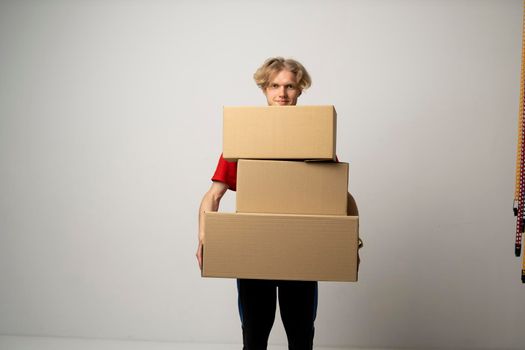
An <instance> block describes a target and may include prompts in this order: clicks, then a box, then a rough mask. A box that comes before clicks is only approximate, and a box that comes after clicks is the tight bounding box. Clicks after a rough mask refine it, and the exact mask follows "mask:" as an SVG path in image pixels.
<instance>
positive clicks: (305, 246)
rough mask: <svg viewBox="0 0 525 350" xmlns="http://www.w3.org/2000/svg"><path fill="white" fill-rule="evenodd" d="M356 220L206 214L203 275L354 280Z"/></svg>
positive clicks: (276, 215) (304, 216) (350, 218)
mask: <svg viewBox="0 0 525 350" xmlns="http://www.w3.org/2000/svg"><path fill="white" fill-rule="evenodd" d="M358 220H359V219H358V217H357V216H330V215H284V214H244V213H218V212H207V213H205V229H206V232H205V240H204V253H203V271H202V276H203V277H227V278H254V279H280V280H303V281H349V282H355V281H357V242H358Z"/></svg>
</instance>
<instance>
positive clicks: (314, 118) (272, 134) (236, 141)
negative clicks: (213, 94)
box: [223, 106, 337, 161]
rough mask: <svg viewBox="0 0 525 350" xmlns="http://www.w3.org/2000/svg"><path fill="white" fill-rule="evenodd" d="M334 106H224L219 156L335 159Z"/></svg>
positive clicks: (232, 158) (235, 158)
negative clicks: (220, 152) (221, 146)
mask: <svg viewBox="0 0 525 350" xmlns="http://www.w3.org/2000/svg"><path fill="white" fill-rule="evenodd" d="M336 117H337V114H336V111H335V108H334V106H265V107H248V106H246V107H224V134H223V157H224V158H225V159H226V160H229V161H235V160H238V159H241V158H246V159H301V160H335V154H336V131H337V130H336Z"/></svg>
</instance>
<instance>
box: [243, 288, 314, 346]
mask: <svg viewBox="0 0 525 350" xmlns="http://www.w3.org/2000/svg"><path fill="white" fill-rule="evenodd" d="M237 290H238V292H239V314H240V316H241V323H242V335H243V343H244V347H243V349H244V350H266V347H267V345H268V337H269V336H270V331H271V329H272V326H273V322H274V320H275V308H276V303H277V296H278V297H279V309H280V311H281V319H282V321H283V325H284V329H285V331H286V336H287V337H288V349H289V350H311V349H312V347H313V339H314V321H315V317H316V314H317V282H312V281H275V280H250V279H238V280H237Z"/></svg>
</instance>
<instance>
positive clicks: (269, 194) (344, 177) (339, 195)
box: [236, 159, 348, 215]
mask: <svg viewBox="0 0 525 350" xmlns="http://www.w3.org/2000/svg"><path fill="white" fill-rule="evenodd" d="M347 191H348V163H332V162H302V161H272V160H246V159H239V162H238V165H237V195H236V196H237V209H236V210H237V212H238V213H279V214H312V215H346V214H347Z"/></svg>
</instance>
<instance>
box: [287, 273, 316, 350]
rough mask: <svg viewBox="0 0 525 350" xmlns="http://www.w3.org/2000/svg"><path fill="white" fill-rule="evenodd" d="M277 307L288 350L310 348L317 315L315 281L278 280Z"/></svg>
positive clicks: (307, 349) (309, 349)
mask: <svg viewBox="0 0 525 350" xmlns="http://www.w3.org/2000/svg"><path fill="white" fill-rule="evenodd" d="M279 308H280V310H281V318H282V320H283V325H284V329H285V330H286V336H287V337H288V349H289V350H311V349H312V347H313V340H314V331H315V330H314V321H315V317H316V315H317V282H312V281H280V282H279Z"/></svg>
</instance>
